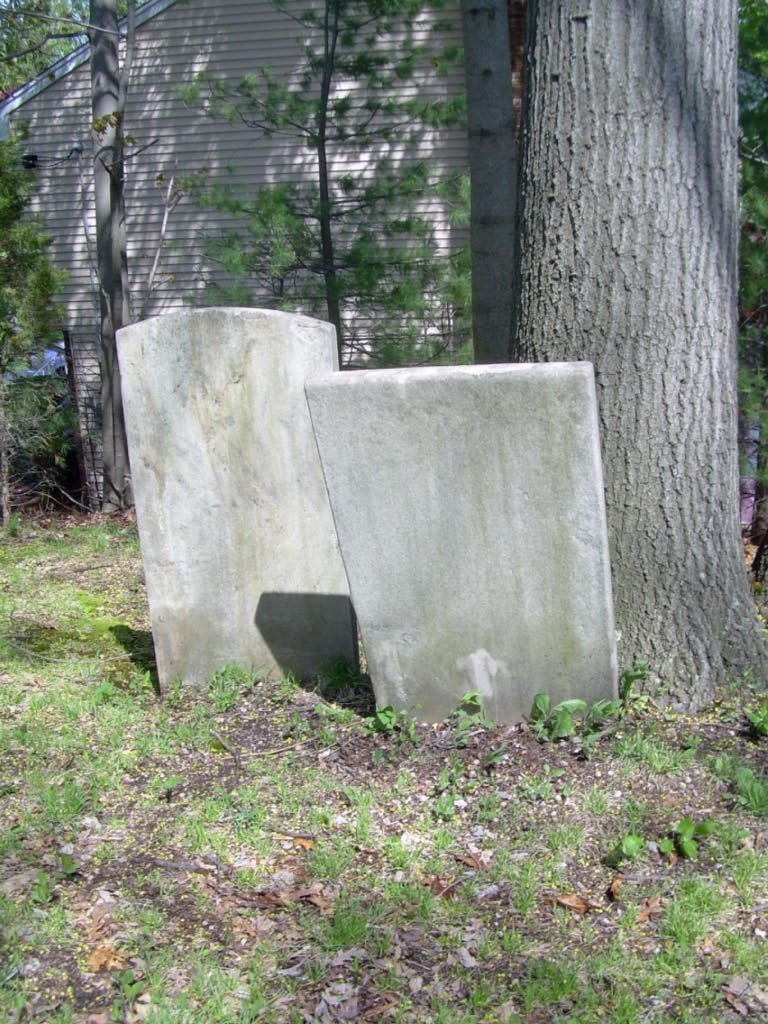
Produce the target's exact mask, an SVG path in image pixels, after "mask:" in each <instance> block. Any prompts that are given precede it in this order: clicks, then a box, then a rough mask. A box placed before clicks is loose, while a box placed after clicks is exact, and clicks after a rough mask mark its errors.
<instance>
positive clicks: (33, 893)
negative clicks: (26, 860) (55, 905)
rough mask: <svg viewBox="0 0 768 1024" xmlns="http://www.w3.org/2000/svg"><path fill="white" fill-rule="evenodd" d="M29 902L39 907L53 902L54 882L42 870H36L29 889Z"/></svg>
mask: <svg viewBox="0 0 768 1024" xmlns="http://www.w3.org/2000/svg"><path fill="white" fill-rule="evenodd" d="M28 895H29V902H30V903H35V904H36V905H37V906H39V907H45V906H48V904H50V903H52V902H53V897H54V883H53V881H52V880H51V878H49V876H48V875H47V874H46V873H45V872H44V871H38V873H37V878H36V879H35V881H34V882H33V883H32V886H31V887H30V890H29V894H28Z"/></svg>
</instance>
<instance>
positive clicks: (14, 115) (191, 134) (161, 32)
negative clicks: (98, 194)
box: [0, 0, 467, 507]
mask: <svg viewBox="0 0 768 1024" xmlns="http://www.w3.org/2000/svg"><path fill="white" fill-rule="evenodd" d="M314 2H315V3H319V0H314ZM304 6H305V7H306V6H307V5H306V4H305V5H304ZM447 13H448V14H449V15H451V16H450V17H446V12H445V11H443V12H440V18H441V23H440V25H439V26H438V29H437V31H438V33H439V34H440V43H441V45H442V46H444V47H447V46H450V45H451V44H453V45H455V46H456V47H459V46H460V42H461V39H460V24H459V15H458V3H456V5H455V9H454V10H452V11H448V12H447ZM437 17H438V15H437V14H436V13H434V12H433V13H432V14H425V15H424V17H423V18H422V19H421V20H420V22H419V23H418V25H417V26H416V28H415V32H416V34H417V37H418V34H419V33H421V36H422V37H423V39H424V40H427V39H434V38H435V34H434V31H433V29H434V27H435V26H434V24H433V22H430V19H433V21H434V19H436V18H437ZM450 21H453V22H454V24H453V25H452V26H451V25H449V24H446V22H450ZM305 35H306V30H305V29H303V28H302V26H301V25H299V24H298V23H297V22H295V21H291V20H290V19H289V18H287V17H286V16H285V14H284V13H281V12H280V11H279V10H278V9H277V8H276V7H275V6H274V5H273V4H272V3H270V2H269V0H218V2H216V3H212V4H198V3H188V2H184V0H149V2H148V3H145V4H144V5H143V6H142V7H140V8H139V10H138V11H137V17H136V52H135V56H134V61H133V64H132V67H131V75H130V82H129V92H128V103H127V109H126V116H125V123H124V129H125V133H126V137H127V139H128V147H129V148H128V152H127V154H126V157H127V159H126V210H127V233H128V260H129V269H130V276H131V293H132V308H133V311H134V316H135V315H136V314H137V313H138V314H140V316H141V317H145V316H155V315H157V314H161V313H168V312H172V311H174V310H178V309H180V308H182V307H183V306H184V305H186V304H189V303H199V304H211V303H210V301H209V299H208V294H207V285H208V284H209V283H210V280H211V276H212V275H213V277H214V278H216V279H217V280H219V281H221V280H222V273H223V272H222V271H221V270H220V269H219V270H218V271H217V270H216V269H215V268H212V266H211V263H210V260H209V259H208V258H207V257H206V244H205V243H206V239H208V238H210V237H211V236H214V235H216V234H217V233H220V232H221V231H222V229H223V228H224V227H225V226H226V224H227V217H226V215H222V213H220V212H215V211H213V210H210V209H203V208H201V207H200V206H199V205H198V204H197V203H195V202H194V201H193V200H192V198H191V197H190V196H189V195H182V197H181V200H180V201H179V202H178V203H177V204H176V205H174V199H175V198H178V197H177V196H176V195H175V188H176V186H177V185H178V182H179V179H180V176H185V175H191V174H195V173H200V172H203V173H204V174H205V179H206V181H207V182H208V183H216V182H220V183H223V182H225V181H226V182H227V183H229V184H230V185H234V186H235V187H238V186H240V187H247V188H249V189H255V187H257V186H258V185H260V184H264V183H276V182H302V181H306V180H309V178H310V177H311V176H312V175H313V173H314V172H315V168H314V166H313V164H314V161H315V159H316V157H315V156H314V154H313V153H311V152H310V151H308V150H307V148H306V147H301V146H300V145H299V144H297V142H296V140H295V138H292V137H290V136H288V135H281V134H273V135H270V136H265V135H264V134H263V133H261V132H259V131H256V130H254V129H253V128H252V127H249V126H248V125H246V124H244V123H242V121H241V122H239V123H238V122H237V121H235V122H233V123H229V122H227V121H225V120H222V119H214V118H211V117H209V116H207V115H206V113H205V112H204V111H203V110H201V109H200V107H199V106H196V105H187V104H185V102H184V101H183V100H182V98H181V88H182V87H183V86H185V85H189V84H190V83H191V82H193V81H194V80H195V77H196V76H198V75H203V76H206V77H210V78H211V79H223V80H227V81H229V82H232V83H234V82H237V81H239V80H240V79H241V78H242V77H243V76H244V75H245V74H246V73H248V72H258V71H259V69H261V68H262V67H267V66H268V67H270V68H272V70H273V72H274V74H275V75H276V76H279V77H283V78H285V79H287V80H291V79H292V78H293V80H295V79H296V76H297V75H298V74H299V69H300V67H301V65H302V62H303V57H304V47H305V43H306V38H305ZM463 87H464V86H463V73H462V69H461V67H460V65H456V66H455V67H454V68H453V69H451V70H449V72H448V73H447V74H444V75H442V76H441V75H437V74H432V73H431V71H430V66H429V63H427V64H426V66H425V68H424V69H423V70H422V71H421V72H420V73H417V75H416V76H415V77H414V78H413V79H412V80H410V81H408V82H407V83H406V82H404V83H403V86H402V88H403V89H411V90H413V91H414V94H418V95H419V96H422V97H423V96H425V95H429V96H432V97H434V98H435V100H446V99H449V98H450V97H452V96H454V97H455V96H460V95H461V94H462V92H463ZM22 123H23V124H24V125H25V126H26V128H27V131H28V141H27V143H26V145H27V149H28V154H29V155H28V159H29V161H30V164H31V165H34V167H35V168H36V171H37V173H38V175H39V180H40V188H39V191H38V193H37V195H36V198H35V208H36V210H37V211H38V212H39V213H40V214H41V216H42V218H43V221H44V223H45V225H46V228H47V229H48V231H49V232H50V233H51V235H52V236H53V243H52V248H51V254H52V257H53V259H54V261H55V262H56V263H57V264H58V265H60V266H62V267H63V268H64V269H66V271H67V272H68V275H69V276H68V280H67V283H66V286H65V290H64V293H63V295H62V300H63V304H64V308H65V310H66V323H65V324H64V325H63V328H64V331H65V337H66V339H67V341H68V345H69V348H70V351H71V357H72V360H73V362H74V368H75V374H74V376H75V379H76V381H77V389H78V394H77V401H78V407H79V410H80V416H81V430H82V434H83V437H84V438H85V439H86V451H85V461H86V464H87V467H88V487H89V493H90V499H91V504H92V505H93V506H95V507H98V501H99V494H100V486H101V484H100V472H99V441H98V439H99V433H100V423H99V388H98V377H99V369H98V329H99V328H98V324H99V294H98V288H97V280H96V274H95V263H94V250H95V225H94V216H93V162H92V142H91V130H90V128H91V113H90V69H89V53H88V47H87V46H83V47H81V48H80V49H79V50H77V51H75V52H73V53H72V54H70V55H69V56H68V57H66V58H65V59H63V60H61V61H59V62H58V63H57V64H56V65H54V66H53V67H51V68H50V69H49V70H48V71H47V72H46V73H44V74H43V75H41V76H39V77H38V78H37V79H36V80H35V81H33V82H31V83H29V84H28V85H26V86H24V87H23V88H21V89H19V90H18V91H17V92H15V93H14V94H13V95H12V96H10V97H9V98H7V99H5V100H4V101H3V102H2V103H0V137H2V135H3V134H4V133H6V132H7V131H8V127H9V126H10V125H16V124H22ZM387 145H388V146H389V150H390V155H391V156H393V157H395V158H397V159H400V160H402V159H403V158H404V157H405V156H406V155H407V157H408V158H409V159H413V160H416V159H419V160H421V159H426V160H429V162H430V164H432V165H435V166H437V167H439V168H440V169H441V170H442V171H443V172H444V173H445V174H446V175H449V174H456V173H458V172H464V169H465V168H466V167H467V152H466V149H467V147H466V138H465V133H464V131H463V129H462V128H461V127H458V126H457V127H453V128H450V129H445V128H440V129H432V130H428V131H424V132H422V133H421V134H420V135H419V138H418V142H416V143H413V142H411V143H406V142H405V141H404V137H402V138H401V139H400V140H399V141H397V140H396V141H395V142H394V143H388V144H387ZM406 146H408V147H410V148H408V152H407V154H406V153H405V149H406ZM380 156H381V149H376V148H375V147H374V149H373V150H363V151H362V152H359V153H357V154H353V155H351V156H350V155H349V154H343V155H339V156H338V157H337V159H336V162H335V164H333V165H332V167H331V175H332V176H333V175H336V180H338V179H339V177H341V176H343V175H344V174H345V173H349V172H350V170H351V171H353V172H356V173H366V172H367V171H368V170H370V169H371V168H372V167H373V165H374V163H375V161H376V160H377V159H378V158H379V157H380ZM171 206H173V208H172V209H171ZM426 213H427V215H428V217H429V220H430V223H431V225H432V239H431V244H432V246H433V248H434V251H435V252H437V253H443V254H445V255H448V254H450V253H452V252H455V251H456V250H457V249H458V248H459V247H461V246H462V245H463V244H464V243H465V241H466V235H465V233H464V231H463V230H459V229H456V228H455V227H454V226H453V225H452V224H451V223H450V218H449V216H448V212H447V210H446V209H445V208H444V207H443V206H442V205H441V203H440V202H438V201H432V202H431V205H430V206H428V207H427V209H426ZM164 222H165V226H163V225H164ZM161 240H162V245H160V242H161ZM153 265H154V266H155V271H154V272H153V271H152V268H153ZM150 279H151V280H152V284H151V286H150V285H149V282H150ZM252 298H253V304H255V305H276V304H278V302H282V303H284V301H285V296H284V295H283V296H278V295H275V294H274V292H272V293H270V292H269V290H268V289H265V288H263V287H262V289H261V291H259V290H258V289H256V290H254V292H253V293H252ZM283 308H284V307H283ZM304 311H307V312H316V311H315V310H304Z"/></svg>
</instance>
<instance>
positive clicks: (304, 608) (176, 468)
mask: <svg viewBox="0 0 768 1024" xmlns="http://www.w3.org/2000/svg"><path fill="white" fill-rule="evenodd" d="M118 354H119V359H120V371H121V375H122V385H123V401H124V406H125V418H126V427H127V433H128V442H129V452H130V460H131V476H132V482H133V491H134V499H135V503H136V517H137V521H138V526H139V538H140V542H141V552H142V559H143V562H144V572H145V576H146V582H147V594H148V598H149V609H150V615H151V620H152V632H153V635H154V641H155V651H156V656H157V666H158V672H159V676H160V682H161V686H165V685H167V684H168V682H169V681H170V680H172V679H174V678H180V679H181V680H182V681H183V682H185V683H202V682H204V681H205V680H207V679H209V678H210V676H211V674H212V673H213V672H214V671H215V670H217V669H220V668H222V667H224V666H225V665H228V664H240V665H243V666H248V667H253V668H256V669H264V670H267V671H269V672H280V673H285V672H287V671H291V672H293V673H295V674H297V675H298V676H300V677H304V676H308V675H312V674H314V673H316V672H318V671H319V670H320V669H321V668H323V667H324V666H326V665H327V664H328V663H329V662H331V661H333V660H334V659H337V658H340V657H342V658H345V659H347V660H349V661H353V662H354V659H355V656H356V650H355V648H356V635H355V631H354V630H353V626H352V610H351V605H350V601H349V593H348V587H347V581H346V577H345V574H344V568H343V565H342V561H341V557H340V555H339V550H338V541H337V539H336V533H335V530H334V526H333V520H332V518H331V513H330V509H329V506H328V498H327V494H326V490H325V486H324V483H323V477H322V472H321V469H320V462H319V459H318V456H317V448H316V445H315V441H314V437H313V435H312V427H311V424H310V419H309V414H308V411H307V404H306V401H305V398H304V390H303V389H304V381H305V378H306V377H307V376H308V375H310V374H318V373H323V372H326V371H331V370H333V369H335V368H336V366H337V357H336V340H335V334H334V330H333V328H332V327H331V326H330V325H329V324H326V323H321V322H320V321H317V320H311V319H309V318H308V317H303V316H293V315H289V314H287V313H278V312H274V311H271V310H254V309H204V310H195V311H188V312H182V313H174V314H170V315H168V316H162V317H157V318H155V319H152V320H146V321H144V322H142V323H138V324H134V325H132V326H130V327H125V328H123V329H122V330H121V331H119V332H118Z"/></svg>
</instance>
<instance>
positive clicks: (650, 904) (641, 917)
mask: <svg viewBox="0 0 768 1024" xmlns="http://www.w3.org/2000/svg"><path fill="white" fill-rule="evenodd" d="M666 906H667V901H666V900H665V899H664V898H663V897H661V896H649V897H648V899H647V900H643V903H642V904H641V906H640V910H639V912H638V915H637V919H636V920H637V923H638V924H646V923H647V922H649V921H658V920H659V918H660V917H661V916H662V914H663V913H664V910H665V908H666Z"/></svg>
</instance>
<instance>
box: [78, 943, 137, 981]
mask: <svg viewBox="0 0 768 1024" xmlns="http://www.w3.org/2000/svg"><path fill="white" fill-rule="evenodd" d="M127 963H128V957H127V956H126V954H125V953H124V952H123V950H122V949H116V948H115V947H114V946H97V947H96V948H95V949H94V950H93V951H92V952H91V954H90V956H89V957H88V959H87V960H86V961H85V964H86V967H87V968H88V970H89V971H91V972H92V973H93V974H98V972H99V971H121V970H122V969H123V968H124V967H125V965H126V964H127Z"/></svg>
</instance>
